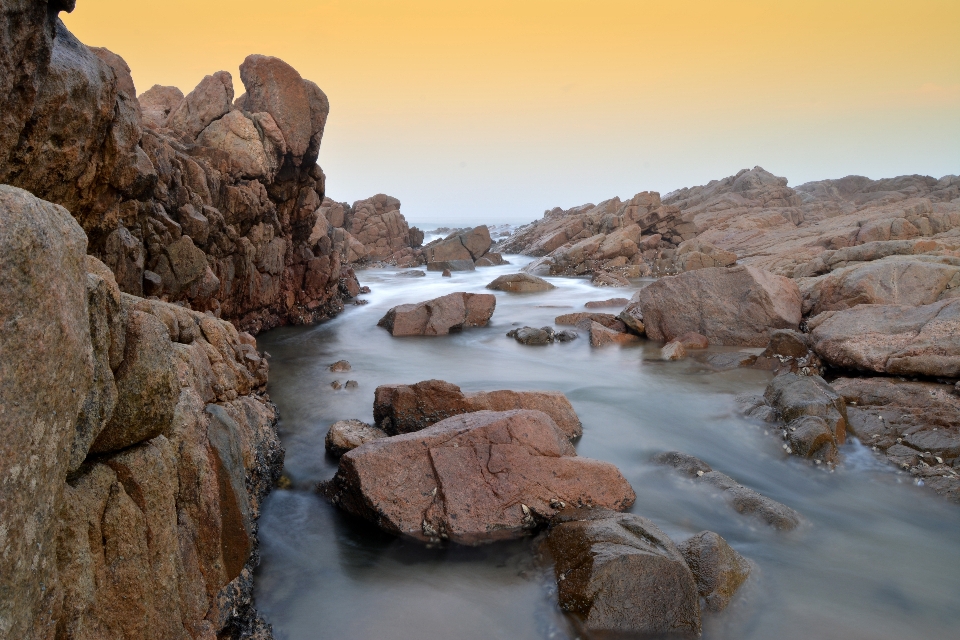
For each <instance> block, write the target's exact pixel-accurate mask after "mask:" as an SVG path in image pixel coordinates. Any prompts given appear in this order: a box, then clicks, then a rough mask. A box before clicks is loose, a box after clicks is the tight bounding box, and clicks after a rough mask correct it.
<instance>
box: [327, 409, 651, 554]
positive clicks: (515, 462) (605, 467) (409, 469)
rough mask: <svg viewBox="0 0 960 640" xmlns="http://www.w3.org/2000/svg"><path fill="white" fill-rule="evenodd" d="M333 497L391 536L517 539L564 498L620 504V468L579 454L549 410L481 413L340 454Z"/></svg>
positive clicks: (627, 499)
mask: <svg viewBox="0 0 960 640" xmlns="http://www.w3.org/2000/svg"><path fill="white" fill-rule="evenodd" d="M323 489H324V491H325V492H326V493H327V495H329V496H330V497H331V499H332V500H333V502H334V504H336V505H338V506H339V507H341V508H343V509H345V510H346V511H348V512H350V513H353V514H355V515H358V516H360V517H362V518H365V519H367V520H370V521H371V522H374V523H376V524H377V525H378V526H380V527H381V528H382V529H384V530H386V531H389V532H391V533H396V534H402V535H406V536H410V537H412V538H415V539H418V540H422V541H431V540H437V539H449V540H452V541H454V542H459V543H461V544H479V543H483V542H488V541H492V540H501V539H507V538H516V537H519V536H522V535H525V534H526V533H527V532H529V531H530V530H531V529H533V528H535V527H536V526H537V522H538V520H545V519H549V518H550V517H552V516H553V515H554V514H556V513H557V511H558V510H559V509H560V508H562V507H563V506H565V505H577V506H581V505H583V506H587V505H590V506H599V507H606V508H609V509H615V510H622V509H626V508H627V507H629V506H630V505H632V504H633V501H634V499H635V497H636V496H635V494H634V492H633V489H631V488H630V485H629V484H628V483H627V481H626V480H625V479H624V478H623V476H622V475H621V474H620V472H619V471H618V470H617V468H616V467H614V466H613V465H611V464H609V463H606V462H600V461H597V460H589V459H586V458H579V457H577V455H576V451H575V450H574V449H573V446H572V445H571V444H570V443H569V441H568V440H567V438H566V434H564V433H563V431H561V430H560V429H559V427H557V425H556V424H555V423H554V422H553V420H551V419H550V417H549V416H548V415H547V414H545V413H543V412H542V411H528V410H522V409H521V410H515V411H504V412H500V411H477V412H474V413H468V414H464V415H459V416H454V417H451V418H447V419H446V420H442V421H440V422H438V423H436V424H435V425H433V426H432V427H428V428H427V429H424V430H422V431H417V432H414V433H407V434H402V435H398V436H394V437H392V438H384V439H382V440H374V441H372V442H368V443H367V444H365V445H363V446H361V447H358V448H356V449H354V450H353V451H350V452H349V453H347V454H346V455H344V456H343V457H342V458H341V459H340V468H339V470H338V471H337V475H336V476H335V477H334V478H333V480H332V481H331V482H330V483H328V484H326V485H325V486H324V487H323Z"/></svg>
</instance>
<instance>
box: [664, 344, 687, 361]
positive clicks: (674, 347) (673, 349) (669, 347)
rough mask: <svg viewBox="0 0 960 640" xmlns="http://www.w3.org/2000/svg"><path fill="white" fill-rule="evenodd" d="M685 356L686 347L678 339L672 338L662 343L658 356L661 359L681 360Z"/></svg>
mask: <svg viewBox="0 0 960 640" xmlns="http://www.w3.org/2000/svg"><path fill="white" fill-rule="evenodd" d="M686 357H687V349H686V348H685V347H684V346H683V343H682V342H680V341H679V340H673V341H672V342H668V343H667V344H665V345H663V348H662V349H660V358H661V359H662V360H682V359H684V358H686Z"/></svg>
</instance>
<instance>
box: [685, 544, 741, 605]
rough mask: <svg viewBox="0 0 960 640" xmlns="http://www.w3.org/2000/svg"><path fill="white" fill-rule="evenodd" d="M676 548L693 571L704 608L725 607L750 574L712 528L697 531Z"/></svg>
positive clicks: (734, 552) (739, 556)
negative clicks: (703, 601) (704, 604)
mask: <svg viewBox="0 0 960 640" xmlns="http://www.w3.org/2000/svg"><path fill="white" fill-rule="evenodd" d="M677 548H678V550H679V551H680V554H681V555H682V556H683V559H684V560H686V562H687V566H688V567H690V570H691V571H692V572H693V577H694V578H695V579H696V581H697V590H698V591H699V592H700V596H701V597H702V598H703V599H704V600H705V602H706V610H707V611H723V610H724V609H726V608H727V605H728V604H730V601H731V600H732V599H733V596H734V595H735V594H736V592H737V589H739V588H740V586H741V585H742V584H743V583H744V582H745V581H746V580H747V578H748V577H749V576H750V563H749V562H747V561H746V560H745V559H744V557H743V556H741V555H740V554H739V553H737V552H736V551H734V550H733V548H731V547H730V545H729V544H727V541H726V540H724V539H723V538H721V537H720V536H719V535H717V534H716V533H714V532H713V531H701V532H700V533H698V534H697V535H695V536H693V537H692V538H689V539H687V540H684V541H683V542H681V543H680V544H679V545H678V547H677Z"/></svg>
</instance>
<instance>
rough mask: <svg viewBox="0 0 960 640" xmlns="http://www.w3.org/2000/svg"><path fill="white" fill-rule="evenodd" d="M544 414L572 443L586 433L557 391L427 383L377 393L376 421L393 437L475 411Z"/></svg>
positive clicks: (385, 388) (381, 389)
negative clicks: (463, 388) (472, 388)
mask: <svg viewBox="0 0 960 640" xmlns="http://www.w3.org/2000/svg"><path fill="white" fill-rule="evenodd" d="M511 409H530V410H536V411H543V412H544V413H546V414H547V415H548V416H550V418H551V419H552V420H553V422H554V423H555V424H556V425H557V426H558V427H559V428H560V430H561V431H563V432H564V433H565V434H566V435H567V437H568V438H570V439H571V440H573V439H576V438H579V437H580V436H581V435H582V434H583V427H582V425H581V424H580V418H578V417H577V414H576V412H575V411H574V410H573V406H572V405H571V404H570V401H569V400H567V397H566V396H564V395H563V394H562V393H559V392H557V391H508V390H500V391H477V392H475V393H463V392H462V391H461V390H460V387H458V386H457V385H455V384H451V383H449V382H444V381H442V380H424V381H422V382H418V383H416V384H413V385H381V386H379V387H377V390H376V392H375V393H374V403H373V419H374V421H375V422H376V424H377V425H379V427H380V428H381V429H383V430H384V431H386V432H387V433H388V434H390V435H395V434H398V433H411V432H414V431H420V430H422V429H426V428H427V427H429V426H431V425H433V424H435V423H437V422H439V421H441V420H444V419H446V418H449V417H452V416H456V415H461V414H464V413H471V412H474V411H484V410H488V411H509V410H511Z"/></svg>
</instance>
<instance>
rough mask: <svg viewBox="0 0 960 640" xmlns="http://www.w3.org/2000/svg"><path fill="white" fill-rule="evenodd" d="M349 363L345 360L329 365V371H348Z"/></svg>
mask: <svg viewBox="0 0 960 640" xmlns="http://www.w3.org/2000/svg"><path fill="white" fill-rule="evenodd" d="M350 369H351V367H350V363H349V362H347V361H346V360H337V361H336V362H334V363H333V364H332V365H330V371H350Z"/></svg>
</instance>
